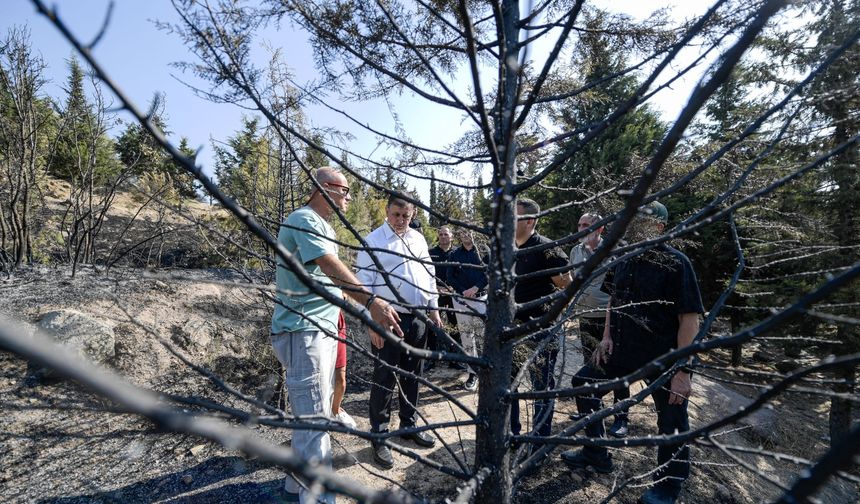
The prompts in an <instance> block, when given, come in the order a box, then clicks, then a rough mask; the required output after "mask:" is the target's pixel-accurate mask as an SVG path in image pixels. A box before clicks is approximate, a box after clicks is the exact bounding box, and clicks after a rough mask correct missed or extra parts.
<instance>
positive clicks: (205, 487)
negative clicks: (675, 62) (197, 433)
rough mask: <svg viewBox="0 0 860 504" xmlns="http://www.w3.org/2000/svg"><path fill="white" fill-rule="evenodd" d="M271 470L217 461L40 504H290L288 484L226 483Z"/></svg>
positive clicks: (274, 481) (250, 463)
mask: <svg viewBox="0 0 860 504" xmlns="http://www.w3.org/2000/svg"><path fill="white" fill-rule="evenodd" d="M267 468H268V466H267V465H265V464H261V463H258V462H254V461H247V460H244V459H242V458H241V457H213V458H210V459H208V460H206V461H204V462H201V463H200V464H197V465H196V466H193V467H190V468H188V469H185V470H183V471H178V472H174V473H170V474H165V475H163V476H159V477H157V478H150V479H147V480H142V481H138V482H136V483H134V484H131V485H127V486H124V487H121V488H117V489H114V490H110V491H105V492H96V493H90V494H86V495H70V496H64V497H52V498H48V499H41V500H38V501H36V502H38V503H39V504H78V503H80V504H83V503H92V502H103V503H113V502H116V503H120V502H122V503H134V502H165V503H167V502H169V503H209V502H212V503H216V502H217V503H233V502H235V503H239V502H255V503H281V502H286V495H285V494H284V492H283V484H284V480H283V478H282V477H276V478H272V479H269V480H265V481H255V482H247V481H245V482H236V483H225V482H226V481H227V480H229V479H232V478H234V477H239V476H247V475H249V474H250V473H253V472H256V471H259V470H263V469H267Z"/></svg>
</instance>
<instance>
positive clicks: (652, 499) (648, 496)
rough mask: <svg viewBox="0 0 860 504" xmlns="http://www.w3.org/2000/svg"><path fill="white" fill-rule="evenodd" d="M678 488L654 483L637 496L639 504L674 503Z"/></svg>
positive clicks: (676, 498)
mask: <svg viewBox="0 0 860 504" xmlns="http://www.w3.org/2000/svg"><path fill="white" fill-rule="evenodd" d="M679 493H680V489H676V488H667V487H665V486H662V485H656V486H653V487H651V488H649V489H648V490H647V491H646V492H645V493H644V494H642V495H641V496H640V497H639V500H638V502H639V504H675V501H677V500H678V494H679Z"/></svg>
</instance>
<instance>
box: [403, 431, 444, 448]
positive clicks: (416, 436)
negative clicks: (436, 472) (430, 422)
mask: <svg viewBox="0 0 860 504" xmlns="http://www.w3.org/2000/svg"><path fill="white" fill-rule="evenodd" d="M400 437H401V439H406V440H409V441H413V442H414V443H415V444H417V445H418V446H423V447H424V448H430V447H431V446H433V445H435V444H436V439H434V438H433V436H431V435H430V433H428V432H424V431H422V432H412V433H409V434H401V435H400Z"/></svg>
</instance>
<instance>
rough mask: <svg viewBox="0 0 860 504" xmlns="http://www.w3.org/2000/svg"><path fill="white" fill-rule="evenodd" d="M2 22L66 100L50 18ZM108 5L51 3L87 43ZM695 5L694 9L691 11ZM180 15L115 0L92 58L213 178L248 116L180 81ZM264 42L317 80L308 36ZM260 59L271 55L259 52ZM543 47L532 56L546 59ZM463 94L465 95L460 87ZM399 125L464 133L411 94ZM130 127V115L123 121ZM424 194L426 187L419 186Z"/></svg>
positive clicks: (318, 118)
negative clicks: (186, 144)
mask: <svg viewBox="0 0 860 504" xmlns="http://www.w3.org/2000/svg"><path fill="white" fill-rule="evenodd" d="M3 3H4V9H3V16H2V18H0V34H2V36H5V34H6V32H7V29H8V28H9V27H11V26H13V25H19V26H20V25H27V26H28V27H29V29H30V31H31V43H32V46H33V48H34V49H35V50H36V51H38V52H39V53H40V54H41V55H42V57H43V58H44V59H45V61H46V63H47V64H48V69H47V77H48V78H49V79H50V80H51V82H50V83H49V84H48V86H47V87H46V89H45V91H46V92H48V93H49V94H51V95H52V96H55V97H59V96H62V94H63V90H62V87H63V85H64V84H65V80H66V77H67V74H68V67H67V63H66V60H67V59H68V58H69V57H70V56H71V55H72V48H71V46H70V45H69V44H68V43H67V42H66V41H65V40H64V39H63V38H62V36H61V35H60V34H59V32H58V31H57V30H56V29H55V28H54V27H53V25H51V24H50V23H49V21H48V20H47V19H45V18H44V17H43V16H40V15H38V14H37V13H36V10H35V7H33V5H32V4H31V3H30V2H29V1H27V0H4V1H3ZM667 3H668V2H656V1H650V0H649V1H630V0H614V1H611V2H609V4H610V5H611V6H612V8H613V9H616V10H618V11H623V12H626V13H629V14H631V15H633V16H636V17H641V16H644V15H646V14H647V13H649V12H650V11H651V10H653V9H652V8H653V7H656V6H658V5H660V6H662V5H665V4H667ZM675 3H676V4H677V5H678V6H679V7H681V9H680V12H679V16H681V17H686V16H689V15H692V14H694V13H695V12H700V11H702V10H704V8H705V7H706V4H703V3H701V2H692V1H686V2H681V1H679V2H675ZM108 4H109V2H108V1H107V0H53V2H52V3H50V5H52V6H57V10H58V13H59V15H60V17H61V18H62V19H63V20H64V21H65V22H66V23H67V25H68V26H70V27H71V30H72V32H73V33H74V34H75V35H77V36H78V37H79V38H80V39H82V40H83V41H90V40H92V38H93V37H94V36H95V35H96V34H97V33H98V31H99V29H100V27H101V26H102V23H103V20H104V17H105V13H106V12H107V7H108ZM691 4H694V5H692V6H691ZM175 19H176V14H175V13H174V11H173V8H172V6H171V5H170V2H169V1H168V0H148V1H138V0H117V1H116V3H115V5H114V9H113V14H112V17H111V22H110V24H109V26H108V30H107V32H106V33H105V35H104V37H103V38H102V40H101V41H100V43H99V44H98V45H97V46H96V47H95V50H94V53H95V56H96V58H97V59H98V61H100V63H101V64H102V66H103V67H104V68H106V69H107V70H108V72H110V74H111V75H112V77H113V78H114V80H115V81H116V82H118V83H119V84H120V86H121V87H122V88H123V90H124V91H125V92H126V93H127V94H128V95H129V96H130V97H131V98H132V99H133V100H134V101H135V102H136V103H137V104H138V105H139V106H140V107H142V108H145V106H146V104H147V103H148V102H149V101H150V100H151V99H152V97H153V96H154V95H155V93H157V92H162V93H165V95H166V97H167V116H168V126H169V129H170V131H171V132H172V139H173V140H174V141H176V142H178V140H179V137H180V136H186V137H188V138H189V140H190V144H191V146H192V147H194V148H197V147H201V148H202V150H201V152H200V156H199V158H198V161H199V162H200V163H201V164H202V165H203V167H204V169H205V170H206V171H207V172H209V173H211V172H212V169H213V160H212V157H213V150H212V144H211V139H213V138H214V139H216V140H224V139H226V138H227V137H228V136H230V135H232V134H233V133H234V132H235V131H236V130H237V129H239V127H240V125H241V116H242V115H243V114H248V113H249V112H248V111H245V110H242V109H241V108H239V107H236V106H235V105H229V104H214V103H211V102H208V101H206V100H204V99H202V98H199V97H197V96H196V95H195V94H194V93H193V92H192V91H191V90H190V89H188V87H186V86H185V85H184V84H183V83H181V82H180V81H179V79H178V78H177V76H178V77H180V78H182V79H190V80H191V81H192V82H193V78H191V77H188V76H185V75H182V74H180V73H179V71H178V70H177V69H174V68H171V67H170V63H172V62H175V61H180V60H183V59H186V58H187V55H188V52H187V51H186V49H185V47H184V46H183V45H182V43H181V42H180V40H179V39H178V38H177V37H176V36H173V35H170V34H167V33H164V32H161V31H159V30H158V29H157V28H156V27H155V26H154V24H153V21H154V20H161V21H173V20H175ZM261 35H262V37H261V40H262V39H268V40H270V41H271V42H270V43H271V44H272V45H276V46H279V47H282V48H285V50H288V53H286V54H285V59H286V60H287V64H288V65H289V67H290V68H291V70H292V71H293V72H294V73H295V75H296V77H297V80H298V81H299V82H302V81H305V80H307V79H311V78H313V77H314V75H315V71H314V69H313V64H312V59H311V53H310V48H309V46H308V44H307V43H306V40H305V38H304V36H303V35H302V34H298V33H295V32H292V31H291V30H290V29H289V27H288V26H285V27H282V28H281V31H279V32H277V33H274V32H272V33H262V34H261ZM257 47H258V49H259V51H260V53H259V56H260V57H261V58H262V57H264V56H265V50H264V49H263V46H262V44H260V45H258V46H257ZM540 49H541V48H540V47H538V48H536V49H535V50H534V53H539V52H540ZM457 81H458V79H454V80H453V82H454V85H460V86H464V85H465V83H464V82H463V81H466V82H468V79H460V82H457ZM461 89H465V88H464V87H461ZM675 89H676V91H674V92H672V93H667V94H664V95H663V96H660V97H658V99H657V100H656V101H655V106H656V107H657V108H658V109H660V110H662V111H663V112H664V114H665V115H666V116H667V119H668V118H671V117H672V116H674V115H676V114H677V111H678V110H679V108H680V106H681V105H682V104H683V103H684V102H685V101H686V97H687V95H688V91H687V90H688V89H689V83H688V84H683V85H679V86H676V87H675ZM394 102H395V103H394V105H395V106H397V108H398V112H399V114H400V115H399V119H400V122H401V124H402V126H403V127H404V129H405V130H406V133H407V134H408V135H409V136H410V137H411V138H412V139H415V140H417V141H419V142H420V143H422V144H423V145H426V146H429V147H435V148H439V147H442V146H444V145H445V144H447V143H449V142H451V141H453V140H454V139H455V138H456V137H457V136H458V135H459V133H460V132H461V131H462V129H463V127H462V126H461V124H462V123H461V118H460V117H459V116H457V115H456V114H445V113H440V112H439V108H438V107H437V106H435V105H431V104H429V103H427V102H426V101H424V100H421V99H416V98H414V97H412V96H410V95H408V94H404V95H403V96H400V97H395V98H394ZM338 106H340V107H342V108H345V109H347V110H349V112H350V113H352V114H354V115H355V116H357V117H359V118H361V120H362V121H363V122H367V123H369V124H372V125H373V127H374V128H377V129H381V130H384V131H389V132H391V131H393V128H394V120H393V119H392V117H391V114H390V113H389V112H388V109H387V106H386V104H385V103H384V102H380V101H377V102H370V103H359V104H357V103H349V104H339V105H338ZM306 116H307V118H308V120H310V121H311V122H313V123H314V124H315V125H317V126H335V127H341V128H344V127H346V126H347V124H346V121H345V119H343V118H341V117H340V116H338V115H337V114H334V113H332V112H330V111H327V110H325V109H323V108H322V107H318V106H316V107H310V108H309V109H307V110H306ZM120 118H121V119H123V120H128V119H129V117H128V116H127V115H124V114H123V115H120ZM348 129H350V130H351V131H352V132H353V133H354V134H355V135H356V139H355V140H354V141H353V142H351V144H350V145H349V147H350V149H352V150H354V151H355V152H357V153H358V154H360V155H366V156H370V155H371V154H373V155H376V156H379V155H383V154H385V152H384V150H382V149H378V148H377V145H376V142H375V141H374V140H373V139H372V138H371V137H370V136H369V135H367V134H363V133H361V132H359V131H358V130H357V128H355V127H351V128H348ZM417 185H418V189H419V191H420V192H424V191H425V188H424V187H422V185H423V184H417Z"/></svg>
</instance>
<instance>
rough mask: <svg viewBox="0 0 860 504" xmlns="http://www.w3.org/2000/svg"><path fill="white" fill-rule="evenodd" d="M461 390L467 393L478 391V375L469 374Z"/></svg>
mask: <svg viewBox="0 0 860 504" xmlns="http://www.w3.org/2000/svg"><path fill="white" fill-rule="evenodd" d="M463 388H464V389H466V390H468V391H469V392H474V391H476V390H478V375H476V374H473V373H469V379H468V380H466V383H464V384H463Z"/></svg>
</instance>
